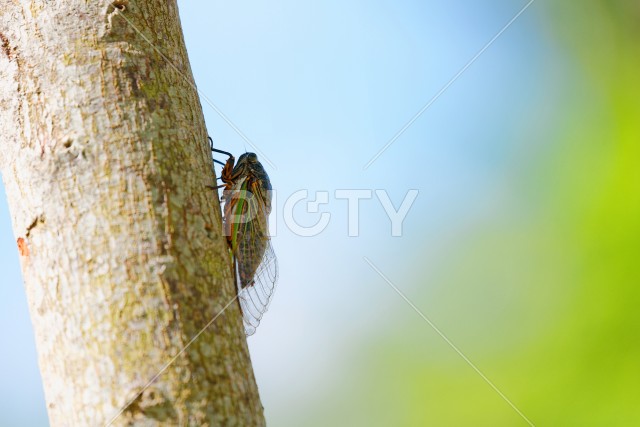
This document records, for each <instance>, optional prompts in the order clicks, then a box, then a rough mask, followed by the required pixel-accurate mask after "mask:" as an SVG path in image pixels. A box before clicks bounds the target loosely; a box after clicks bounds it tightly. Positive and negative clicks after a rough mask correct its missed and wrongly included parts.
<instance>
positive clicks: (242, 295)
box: [238, 241, 278, 335]
mask: <svg viewBox="0 0 640 427" xmlns="http://www.w3.org/2000/svg"><path fill="white" fill-rule="evenodd" d="M238 276H239V275H238ZM277 281H278V260H277V258H276V255H275V252H274V251H273V247H272V246H271V241H267V245H266V248H265V251H264V256H263V258H262V262H261V263H260V265H259V266H258V269H257V270H256V272H255V274H254V276H253V281H252V282H251V283H250V284H248V285H247V286H245V287H243V288H240V289H238V299H239V301H240V308H241V309H242V320H243V323H244V331H245V333H246V334H247V335H253V334H254V332H255V331H256V328H257V327H258V325H259V324H260V320H262V316H263V315H264V313H266V312H267V310H268V309H269V304H270V303H271V297H272V296H273V293H274V291H275V289H276V282H277ZM238 283H240V282H238Z"/></svg>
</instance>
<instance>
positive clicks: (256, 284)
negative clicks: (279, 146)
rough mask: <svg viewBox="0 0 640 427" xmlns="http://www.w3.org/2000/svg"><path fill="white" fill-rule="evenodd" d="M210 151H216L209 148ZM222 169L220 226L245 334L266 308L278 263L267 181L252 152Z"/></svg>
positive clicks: (253, 329) (274, 283) (231, 160)
mask: <svg viewBox="0 0 640 427" xmlns="http://www.w3.org/2000/svg"><path fill="white" fill-rule="evenodd" d="M212 150H213V151H218V152H220V151H219V150H215V149H213V148H212ZM222 153H224V154H227V155H229V159H228V160H227V162H226V163H225V164H224V167H223V169H222V176H221V179H222V182H223V183H224V191H223V193H222V200H223V201H224V209H223V212H224V215H223V227H224V232H225V235H226V237H227V243H228V244H229V249H230V250H231V253H232V255H233V266H234V274H235V278H236V287H237V291H238V300H239V301H240V308H241V310H242V317H243V322H244V328H245V333H246V334H247V335H252V334H253V333H254V332H255V330H256V328H257V327H258V325H259V323H260V320H261V319H262V316H263V314H264V313H265V312H266V311H267V308H268V307H269V303H270V301H271V296H272V294H273V291H274V289H275V285H276V281H277V280H278V263H277V259H276V256H275V253H274V252H273V248H272V246H271V238H270V236H269V214H270V213H271V182H270V181H269V176H268V175H267V172H266V171H265V170H264V167H263V166H262V164H260V162H259V161H258V157H257V156H256V155H255V154H254V153H245V154H243V155H242V156H240V158H239V159H238V162H237V163H235V159H234V157H233V156H231V155H230V154H229V153H226V152H222Z"/></svg>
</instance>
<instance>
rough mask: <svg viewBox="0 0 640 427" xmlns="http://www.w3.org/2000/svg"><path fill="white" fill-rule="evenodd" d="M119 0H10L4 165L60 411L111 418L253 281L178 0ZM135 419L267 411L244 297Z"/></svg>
mask: <svg viewBox="0 0 640 427" xmlns="http://www.w3.org/2000/svg"><path fill="white" fill-rule="evenodd" d="M116 5H118V6H119V7H121V8H122V9H121V10H119V9H116V8H114V6H113V5H112V4H110V3H109V2H108V1H97V2H87V1H81V0H66V1H44V0H40V1H35V0H32V1H30V0H22V1H18V0H0V144H1V145H0V170H1V171H2V176H3V180H4V183H5V187H6V192H7V197H8V201H9V207H10V210H11V216H12V221H13V231H14V234H15V237H16V245H17V250H18V251H19V252H20V255H21V257H20V258H21V264H22V272H23V277H24V284H25V289H26V293H27V296H28V301H29V308H30V312H31V318H32V322H33V326H34V329H35V336H36V345H37V349H38V354H39V364H40V369H41V373H42V378H43V383H44V389H45V397H46V402H47V407H48V413H49V418H50V423H51V426H90V425H91V426H93V425H105V424H106V423H108V422H110V421H111V419H112V418H113V417H114V416H115V415H116V414H118V412H119V410H120V409H121V408H122V407H123V406H125V405H126V403H127V402H128V401H129V400H130V399H133V398H134V397H136V396H137V395H138V393H139V392H140V390H142V389H143V387H144V386H145V385H146V384H147V382H148V381H149V380H150V379H151V378H153V377H154V376H155V375H156V373H158V372H159V371H160V370H161V369H162V368H163V367H164V366H165V365H166V364H167V363H168V362H169V361H170V360H171V359H172V357H173V356H174V355H176V354H178V353H179V352H180V350H181V349H182V348H183V347H184V346H185V345H186V344H187V343H188V342H189V341H190V340H191V339H192V337H194V336H195V335H196V334H197V333H198V332H199V331H200V330H201V328H203V327H204V326H205V325H206V324H207V323H208V322H209V320H210V319H212V318H213V317H214V316H216V315H217V314H218V313H220V312H221V311H222V310H223V308H224V307H225V306H226V305H227V304H228V303H229V302H230V301H232V300H233V298H234V296H235V289H234V287H233V280H232V277H231V270H230V268H229V265H230V259H229V253H228V250H227V247H226V242H225V239H224V237H223V235H222V234H223V233H222V229H221V218H220V206H219V202H218V195H217V193H216V192H215V191H213V190H211V189H209V188H207V185H213V184H214V182H215V178H214V175H213V173H212V164H211V158H210V153H209V149H208V143H207V139H206V136H207V134H206V130H205V125H204V119H203V115H202V110H201V106H200V103H199V99H198V95H197V93H196V91H195V89H194V86H193V78H192V74H191V70H190V67H189V62H188V58H187V53H186V50H185V46H184V40H183V37H182V30H181V27H180V22H179V17H178V10H177V5H176V3H175V1H173V0H169V1H165V0H150V1H144V2H142V1H140V2H137V1H136V2H133V1H122V0H120V1H117V2H116ZM122 15H124V17H126V18H127V19H128V20H130V21H131V23H132V24H133V25H135V27H137V28H138V29H139V30H140V31H141V32H142V34H144V36H145V37H146V38H148V40H149V41H150V42H151V43H152V44H154V45H155V46H157V48H158V49H159V50H160V51H161V52H162V53H163V54H164V55H165V56H166V59H165V58H163V57H162V56H161V55H160V54H159V53H158V52H157V51H156V50H154V48H153V47H152V46H151V44H149V43H148V42H147V41H146V40H145V39H144V38H143V37H142V36H141V35H140V34H139V33H137V32H136V31H135V30H134V29H133V27H132V25H130V24H129V23H127V21H126V20H125V19H124V17H123V16H122ZM167 59H168V61H170V62H171V63H172V64H173V66H172V65H170V64H169V62H168V61H167ZM174 66H175V67H174ZM132 424H135V425H189V426H195V425H197V426H204V425H208V426H261V425H264V418H263V413H262V406H261V403H260V399H259V396H258V391H257V387H256V384H255V380H254V376H253V371H252V368H251V364H250V360H249V354H248V349H247V343H246V339H245V336H244V333H243V328H242V321H241V316H240V312H239V308H238V305H237V304H231V305H229V306H228V308H227V309H226V310H224V312H223V313H222V314H221V315H220V316H219V317H218V318H217V319H216V321H215V322H213V323H212V325H211V326H210V327H209V328H208V329H207V330H206V331H205V332H204V333H203V334H202V335H201V336H199V338H198V339H197V340H195V342H194V343H193V344H192V345H191V346H190V347H189V348H188V349H187V351H185V352H183V353H181V354H180V355H179V356H178V357H177V358H176V360H175V361H174V362H173V363H172V364H171V365H170V366H169V367H168V368H167V369H166V371H164V372H163V373H162V375H160V376H159V377H158V378H157V380H156V381H154V382H153V383H152V384H151V385H150V386H149V387H148V388H147V389H146V390H145V391H144V392H143V393H142V394H140V396H138V397H137V398H136V399H135V400H134V401H133V402H132V403H131V404H130V405H128V406H127V407H126V409H125V410H124V411H123V412H122V414H121V415H119V416H118V417H117V418H116V419H115V421H114V422H113V425H116V426H117V425H132Z"/></svg>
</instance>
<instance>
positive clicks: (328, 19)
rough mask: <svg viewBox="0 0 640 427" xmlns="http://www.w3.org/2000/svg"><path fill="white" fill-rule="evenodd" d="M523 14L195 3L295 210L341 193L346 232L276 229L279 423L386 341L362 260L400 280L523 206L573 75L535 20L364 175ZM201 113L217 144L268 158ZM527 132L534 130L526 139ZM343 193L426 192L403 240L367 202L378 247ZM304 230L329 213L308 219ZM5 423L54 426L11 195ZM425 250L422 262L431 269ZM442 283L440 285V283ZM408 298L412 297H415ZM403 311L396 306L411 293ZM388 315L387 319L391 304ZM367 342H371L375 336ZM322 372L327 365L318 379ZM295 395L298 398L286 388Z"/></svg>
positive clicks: (224, 85)
mask: <svg viewBox="0 0 640 427" xmlns="http://www.w3.org/2000/svg"><path fill="white" fill-rule="evenodd" d="M524 4H525V3H524V2H507V1H483V2H477V1H451V2H433V1H427V2H419V1H403V2H392V1H376V2H364V1H352V2H340V1H335V0H332V1H325V2H321V3H317V4H301V3H300V2H294V1H277V2H220V1H212V2H205V1H189V2H186V1H179V6H180V14H181V19H182V25H183V30H184V34H185V39H186V43H187V48H188V52H189V58H190V61H191V66H192V70H193V73H194V76H195V80H196V83H197V85H198V88H199V89H200V90H201V91H202V93H204V94H206V96H207V97H208V98H210V99H211V100H212V101H213V102H215V104H216V105H217V107H218V108H219V109H220V110H221V111H223V112H224V114H225V115H226V116H228V117H229V118H230V119H231V120H232V121H233V122H234V123H235V125H236V126H237V127H238V128H239V129H241V130H242V132H243V133H244V134H245V135H246V136H247V137H248V138H249V139H250V140H251V141H252V142H253V144H255V145H256V146H257V147H259V149H260V150H261V151H262V152H264V153H265V154H266V156H267V157H268V158H269V159H270V160H271V162H272V163H273V165H274V166H275V167H270V166H268V165H266V164H265V166H266V167H267V170H268V172H269V175H270V177H271V181H272V184H273V186H274V188H275V189H276V190H277V192H278V205H279V207H280V208H281V207H282V205H283V204H284V202H285V200H286V197H287V196H288V195H290V194H292V193H293V192H294V191H296V190H300V189H307V190H309V191H310V192H314V191H328V192H329V193H330V195H331V196H330V201H329V204H328V205H326V206H325V207H323V210H325V211H327V212H330V213H331V215H332V216H331V222H330V225H329V227H328V228H327V229H326V231H325V232H324V233H322V234H321V235H320V236H317V237H313V238H302V237H299V236H296V235H294V234H293V233H291V232H290V231H288V230H287V229H286V227H285V226H284V223H283V222H282V218H281V216H278V217H277V218H275V220H276V221H277V224H278V234H277V236H275V237H274V240H273V242H274V247H275V249H276V251H277V254H278V258H279V261H280V271H281V276H280V281H279V284H278V289H277V291H276V294H275V297H274V302H273V304H272V306H271V309H270V311H269V312H268V313H267V315H266V316H265V319H264V321H263V324H262V325H261V327H260V329H259V330H258V332H257V334H256V335H255V336H254V337H252V338H250V347H251V351H252V358H253V362H254V367H255V370H256V377H257V381H258V384H259V386H260V390H261V394H262V399H263V403H264V406H265V408H266V413H267V417H268V421H270V422H271V423H272V425H278V426H280V425H295V424H289V422H291V421H290V420H288V419H287V414H288V413H289V412H288V411H289V409H290V407H291V405H293V404H296V403H298V404H299V405H298V407H300V408H302V409H300V410H301V411H302V410H304V408H305V407H306V406H305V405H312V403H310V402H312V401H313V398H312V397H313V395H314V393H318V392H319V391H318V390H322V389H323V387H327V388H330V387H331V385H332V377H331V375H327V373H330V372H334V371H337V370H340V369H347V367H348V366H347V365H345V363H346V362H343V361H342V360H343V352H349V351H351V352H357V351H358V350H357V343H358V342H359V340H360V339H361V337H368V336H370V335H371V334H374V333H375V329H376V327H377V325H379V322H380V320H379V319H380V316H381V311H380V309H382V308H383V306H384V303H383V302H384V301H386V300H388V299H389V298H391V294H390V293H389V289H388V288H386V287H385V285H384V284H382V283H381V282H380V278H379V277H377V276H376V275H375V273H373V272H372V271H371V269H370V268H369V267H368V266H367V265H366V264H365V263H364V262H363V261H362V257H363V256H367V257H369V258H370V259H371V260H372V261H374V262H375V263H378V265H379V267H380V268H381V270H383V271H385V272H386V273H388V274H390V275H394V277H396V278H397V279H398V280H401V279H403V278H404V279H407V278H409V277H412V276H414V275H415V274H416V268H417V267H419V268H420V269H424V271H426V273H424V274H425V275H426V278H427V279H428V274H429V273H428V272H429V268H430V266H431V265H433V264H436V263H437V262H438V260H439V256H442V253H443V251H446V247H447V245H448V244H450V242H451V241H453V240H455V239H456V236H457V235H458V234H461V233H464V232H465V230H467V229H468V227H470V224H474V222H476V221H479V220H481V219H482V218H483V217H485V216H493V215H500V213H501V212H505V211H507V212H508V211H509V210H510V209H514V206H516V205H517V206H518V209H526V206H525V207H523V206H522V205H520V204H518V203H517V202H518V201H519V199H518V194H517V188H514V187H512V186H511V185H510V179H509V177H510V176H511V175H512V174H513V173H514V171H516V170H518V169H519V168H521V167H524V166H526V161H527V158H528V157H529V156H535V155H536V153H538V152H539V151H540V150H543V149H544V146H545V143H544V140H541V138H543V137H544V133H543V132H542V131H541V130H539V129H536V128H535V124H532V123H531V122H532V120H533V121H541V122H550V121H552V118H551V117H547V116H545V114H544V112H541V111H542V110H536V113H535V114H536V115H533V116H532V105H536V106H537V105H540V104H542V103H553V99H554V97H555V96H556V92H555V91H556V89H557V88H556V85H557V81H558V80H559V79H560V78H561V77H559V76H562V75H563V72H564V71H563V70H564V64H563V63H562V61H561V60H560V58H559V56H558V53H557V52H556V51H555V49H554V47H553V45H552V44H551V43H550V41H549V40H548V39H547V38H546V36H545V33H544V29H543V28H542V27H541V24H540V22H539V21H540V13H541V10H540V5H538V4H535V3H534V5H533V6H532V7H531V8H530V9H529V10H528V11H527V12H525V13H524V14H523V15H522V16H521V17H520V19H518V21H516V22H515V23H514V24H513V25H512V27H510V28H509V29H508V30H507V31H506V32H505V33H504V34H503V35H502V36H501V37H500V38H499V39H498V40H497V41H496V42H495V43H494V44H493V45H492V46H491V47H490V48H489V49H488V50H487V51H486V52H485V53H484V54H483V55H482V56H481V57H480V58H479V59H478V60H477V62H475V63H474V64H473V65H472V66H471V67H470V68H469V69H468V70H467V71H466V72H465V73H464V74H463V75H462V76H461V77H460V78H459V79H458V80H457V81H456V82H455V83H454V84H453V85H452V86H451V87H450V88H449V89H448V90H447V91H446V92H445V93H444V94H443V95H442V96H441V97H440V98H439V99H438V100H437V101H436V102H435V103H434V104H433V105H432V106H431V108H429V109H428V110H427V111H426V112H425V113H424V114H423V115H422V116H421V117H420V118H419V119H418V120H416V121H415V123H414V124H413V125H412V126H411V127H410V128H408V129H407V131H406V132H405V133H404V134H403V135H402V136H401V137H400V138H399V139H398V140H397V141H396V142H395V143H394V144H393V145H392V146H391V147H390V148H389V149H388V150H386V151H385V153H384V154H383V155H382V156H381V157H380V158H379V159H378V160H377V161H376V162H374V163H373V165H372V166H371V167H370V168H368V169H366V170H364V169H363V166H364V165H365V163H367V162H368V161H369V160H370V159H371V157H372V156H373V155H374V154H376V152H377V151H378V150H379V149H380V148H381V147H382V146H384V145H385V144H386V143H387V141H389V140H390V139H391V138H392V137H393V136H394V135H395V134H396V132H397V131H398V130H399V129H401V128H402V126H403V125H404V124H405V123H406V122H407V121H408V120H409V119H410V118H411V117H413V116H414V114H416V112H418V111H419V110H420V109H421V108H422V107H423V106H424V105H425V104H426V103H427V102H428V101H429V100H430V99H431V97H432V96H434V95H435V94H436V93H437V92H438V91H439V90H440V89H441V88H442V87H443V86H444V85H445V84H446V83H447V82H448V81H449V80H450V79H451V78H452V77H453V76H454V75H455V74H456V73H457V72H458V70H460V69H461V68H462V67H463V66H464V65H465V64H466V63H467V62H468V61H469V60H470V59H471V58H472V57H473V56H474V55H475V54H476V53H477V52H478V51H479V50H480V49H481V48H482V47H483V46H484V45H485V44H486V43H487V42H488V41H489V40H490V39H491V38H492V37H493V36H494V35H495V34H496V33H497V32H498V31H499V30H500V29H501V28H502V27H503V26H504V25H505V24H506V23H507V22H508V21H509V20H510V19H511V18H512V17H513V16H514V15H515V14H516V13H517V12H518V11H519V10H520V9H521V8H522V6H524ZM202 106H203V110H204V114H205V117H206V122H207V127H208V131H209V133H210V134H211V135H212V136H213V137H214V139H215V141H216V143H217V146H218V148H221V149H224V150H228V151H232V152H233V153H236V154H239V153H241V152H244V151H245V150H247V151H253V150H252V148H251V146H250V145H248V144H246V143H245V142H244V141H243V139H242V138H241V137H240V136H239V135H238V134H237V133H236V132H235V131H234V130H233V129H232V128H231V127H230V126H229V125H228V124H227V123H226V122H225V121H224V120H223V119H222V118H221V117H219V116H218V115H217V114H216V112H215V111H214V110H213V109H212V108H210V107H209V106H208V105H207V103H206V102H205V101H204V100H203V101H202ZM523 129H527V130H530V131H531V133H530V134H527V135H522V133H521V132H522V131H523ZM336 189H372V190H375V189H385V190H386V191H387V192H388V194H389V195H390V197H391V199H392V200H393V201H394V203H395V204H396V206H397V205H398V204H399V202H400V201H401V200H402V198H403V197H404V195H405V194H406V192H407V191H408V190H409V189H417V190H419V192H420V194H419V196H418V199H417V200H416V202H415V205H414V206H413V208H412V210H411V211H410V212H409V214H408V216H407V219H406V220H405V224H404V230H405V234H404V235H403V236H402V237H391V235H390V223H389V220H388V219H387V217H386V216H385V215H384V210H383V209H382V206H381V205H380V203H379V202H378V201H377V200H376V199H375V197H374V198H373V199H371V200H367V201H362V202H361V212H360V218H361V236H360V237H358V238H350V237H348V236H347V209H346V201H344V200H336V199H335V198H334V197H333V194H334V192H335V190H336ZM299 215H300V216H299V220H300V222H301V223H313V222H315V219H316V218H317V214H305V213H304V212H301V213H299ZM0 254H1V255H2V256H0V268H1V269H2V272H3V277H4V280H3V282H4V283H3V285H2V286H0V341H1V342H3V347H4V348H8V349H10V351H8V352H7V351H5V352H3V354H2V355H0V378H1V379H2V380H1V381H0V424H2V425H15V423H17V422H18V421H20V422H22V423H23V425H24V424H25V423H26V424H28V425H46V416H45V408H44V401H43V395H42V391H41V385H40V380H39V374H38V371H37V365H36V356H35V348H34V345H33V335H32V332H31V326H30V322H29V318H28V313H27V306H26V301H25V297H24V292H23V288H22V282H21V276H20V271H19V262H18V257H17V251H16V248H15V241H14V238H13V235H12V231H11V225H10V219H9V214H8V211H7V206H6V198H5V197H4V193H3V191H2V190H1V189H0ZM418 254H420V255H418ZM426 286H427V287H428V280H427V285H426ZM408 289H411V286H409V285H408ZM394 298H395V297H394ZM381 304H382V305H381ZM362 339H364V338H362ZM310 366H313V369H309V367H310ZM282 384H289V385H291V386H290V387H282Z"/></svg>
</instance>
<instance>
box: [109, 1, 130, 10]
mask: <svg viewBox="0 0 640 427" xmlns="http://www.w3.org/2000/svg"><path fill="white" fill-rule="evenodd" d="M128 3H129V0H115V1H114V2H113V3H112V4H113V7H115V8H116V9H118V10H120V11H125V10H126V9H127V4H128Z"/></svg>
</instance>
